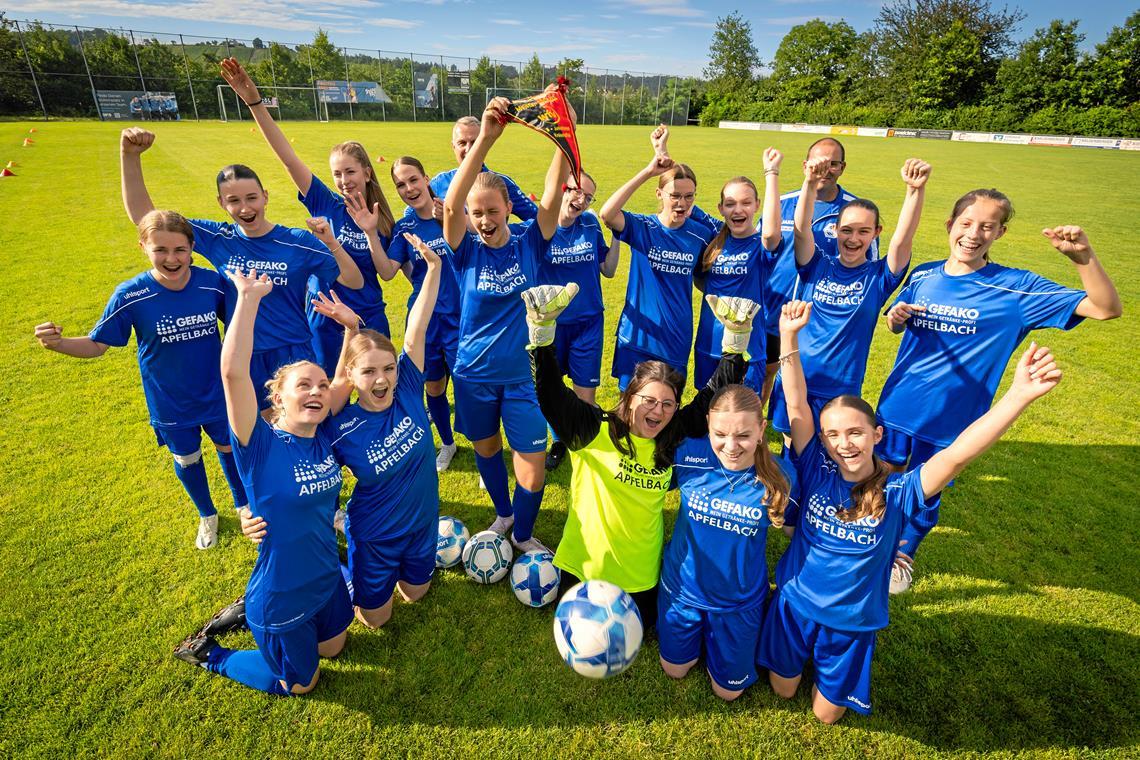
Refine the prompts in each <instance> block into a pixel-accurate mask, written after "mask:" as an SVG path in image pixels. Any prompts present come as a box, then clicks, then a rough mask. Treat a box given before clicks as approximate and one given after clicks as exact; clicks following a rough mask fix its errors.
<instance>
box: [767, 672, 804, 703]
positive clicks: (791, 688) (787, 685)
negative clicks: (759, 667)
mask: <svg viewBox="0 0 1140 760" xmlns="http://www.w3.org/2000/svg"><path fill="white" fill-rule="evenodd" d="M768 683H770V684H771V685H772V691H774V692H775V693H776V696H777V697H780V698H781V699H791V698H792V697H794V696H796V688H797V687H798V686H799V685H800V677H799V676H796V677H795V678H784V677H783V676H778V675H776V674H775V673H772V672H771V671H769V673H768Z"/></svg>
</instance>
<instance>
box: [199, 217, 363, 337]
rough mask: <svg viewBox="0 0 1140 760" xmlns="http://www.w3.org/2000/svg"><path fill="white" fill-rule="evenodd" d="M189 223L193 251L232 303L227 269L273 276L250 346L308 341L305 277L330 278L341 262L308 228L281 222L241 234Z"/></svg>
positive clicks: (223, 225)
mask: <svg viewBox="0 0 1140 760" xmlns="http://www.w3.org/2000/svg"><path fill="white" fill-rule="evenodd" d="M190 224H191V225H193V227H194V250H195V251H197V252H198V253H200V254H202V255H203V256H204V257H205V258H206V260H207V261H209V262H210V263H211V264H213V265H214V268H215V269H217V270H218V272H219V273H220V274H222V281H223V282H225V283H226V288H225V290H226V298H227V303H228V304H229V305H230V306H231V308H232V305H233V303H234V301H235V300H236V298H237V291H236V290H234V287H233V283H231V282H230V281H229V278H228V277H226V276H225V272H226V271H234V270H236V269H240V270H242V272H243V273H248V271H249V269H251V268H255V269H257V273H258V274H259V275H260V274H268V275H269V276H270V277H271V278H272V279H273V290H272V291H270V293H269V295H267V296H266V297H265V298H263V299H262V300H261V306H260V307H259V309H258V312H257V322H256V323H255V324H254V326H253V350H254V351H268V350H269V349H273V348H281V347H283V346H295V345H297V344H298V343H304V344H308V343H309V340H310V338H311V334H310V332H309V323H308V322H307V321H306V319H305V304H306V303H307V301H308V298H307V297H306V293H307V292H308V280H309V277H310V276H316V277H317V278H318V279H319V280H321V281H324V282H332V281H333V280H335V279H336V278H337V277H338V276H339V275H340V265H339V264H337V263H336V259H335V258H334V257H333V255H332V254H331V253H329V249H328V248H326V247H325V245H324V243H322V242H321V241H320V240H317V238H316V237H315V236H314V235H313V234H312V233H311V232H306V231H305V230H298V229H294V228H291V227H283V226H281V225H280V224H278V225H274V227H273V229H272V230H270V231H269V232H267V233H266V234H264V235H262V236H261V237H255V238H251V237H246V236H245V234H244V233H242V232H241V230H240V229H238V227H237V226H236V225H234V224H231V223H229V222H213V221H210V220H208V219H191V220H190ZM345 290H347V288H345Z"/></svg>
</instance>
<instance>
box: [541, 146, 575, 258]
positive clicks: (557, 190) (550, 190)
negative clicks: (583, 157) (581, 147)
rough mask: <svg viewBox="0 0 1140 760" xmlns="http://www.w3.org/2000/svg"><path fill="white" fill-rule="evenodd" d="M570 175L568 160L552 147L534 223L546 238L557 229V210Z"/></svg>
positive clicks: (560, 205) (548, 238)
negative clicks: (552, 156) (552, 154)
mask: <svg viewBox="0 0 1140 760" xmlns="http://www.w3.org/2000/svg"><path fill="white" fill-rule="evenodd" d="M569 176H570V162H569V161H567V160H566V156H564V155H562V151H560V150H559V149H558V148H555V149H554V158H552V159H551V160H550V167H549V168H548V169H547V170H546V182H545V183H543V186H542V198H540V199H539V201H538V216H536V217H535V219H534V223H535V224H537V225H538V228H539V230H541V231H542V237H543V238H545V239H546V240H550V238H552V237H554V233H555V232H557V231H558V210H559V209H560V208H561V207H562V193H564V192H565V190H564V189H563V188H565V187H566V178H567V177H569Z"/></svg>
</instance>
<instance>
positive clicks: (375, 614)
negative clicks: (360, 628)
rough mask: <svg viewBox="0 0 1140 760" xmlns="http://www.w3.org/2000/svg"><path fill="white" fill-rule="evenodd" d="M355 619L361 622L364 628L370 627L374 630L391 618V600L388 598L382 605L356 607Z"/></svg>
mask: <svg viewBox="0 0 1140 760" xmlns="http://www.w3.org/2000/svg"><path fill="white" fill-rule="evenodd" d="M356 619H357V620H359V621H360V622H361V623H363V624H364V626H365V627H366V628H371V629H372V630H374V631H375V630H376V629H377V628H379V627H380V626H382V625H384V624H385V623H387V622H388V621H389V620H391V619H392V600H391V599H389V600H388V601H387V603H386V604H385V605H384V606H383V607H374V608H372V609H365V608H363V607H357V608H356Z"/></svg>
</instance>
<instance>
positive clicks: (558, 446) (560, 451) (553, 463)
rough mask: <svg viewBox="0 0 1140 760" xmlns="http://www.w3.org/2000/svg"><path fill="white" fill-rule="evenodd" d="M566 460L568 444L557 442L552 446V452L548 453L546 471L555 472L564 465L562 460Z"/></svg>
mask: <svg viewBox="0 0 1140 760" xmlns="http://www.w3.org/2000/svg"><path fill="white" fill-rule="evenodd" d="M565 458H566V444H565V443H563V442H562V441H555V442H554V443H552V444H550V451H548V452H546V471H547V472H554V471H555V470H557V469H558V467H559V465H561V464H562V460H563V459H565Z"/></svg>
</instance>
